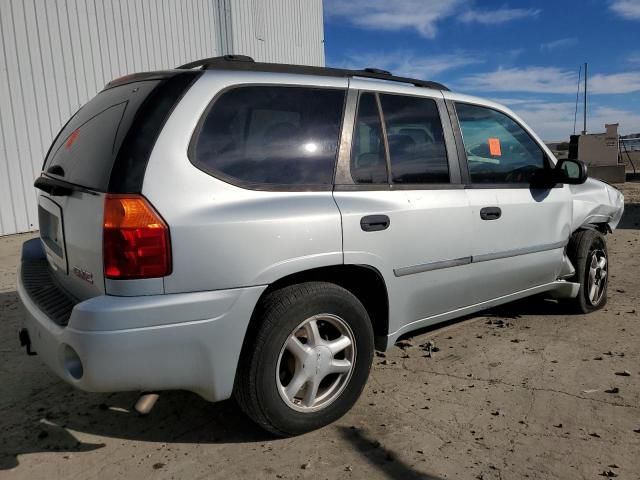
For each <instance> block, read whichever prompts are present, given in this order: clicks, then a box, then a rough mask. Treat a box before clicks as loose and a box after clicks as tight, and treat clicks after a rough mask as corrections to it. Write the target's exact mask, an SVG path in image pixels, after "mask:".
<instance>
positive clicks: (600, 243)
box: [567, 230, 609, 313]
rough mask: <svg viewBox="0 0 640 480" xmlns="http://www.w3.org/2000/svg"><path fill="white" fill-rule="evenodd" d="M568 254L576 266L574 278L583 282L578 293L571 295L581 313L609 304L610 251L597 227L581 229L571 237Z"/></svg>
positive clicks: (577, 281) (572, 301)
mask: <svg viewBox="0 0 640 480" xmlns="http://www.w3.org/2000/svg"><path fill="white" fill-rule="evenodd" d="M567 255H568V256H569V259H570V260H571V262H572V263H573V266H574V268H575V269H576V274H575V276H574V277H573V278H572V279H571V281H572V282H576V283H579V284H580V290H579V292H578V296H577V297H576V298H574V299H571V301H570V302H571V304H572V306H573V308H574V309H575V310H576V311H577V312H579V313H589V312H593V311H595V310H599V309H601V308H602V307H604V306H605V305H606V304H607V288H608V284H609V254H608V252H607V241H606V239H605V237H604V235H602V234H601V233H600V232H598V231H596V230H579V231H578V232H576V233H575V234H573V236H572V237H571V240H570V241H569V246H568V247H567Z"/></svg>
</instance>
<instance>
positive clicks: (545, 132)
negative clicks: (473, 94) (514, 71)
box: [496, 98, 640, 141]
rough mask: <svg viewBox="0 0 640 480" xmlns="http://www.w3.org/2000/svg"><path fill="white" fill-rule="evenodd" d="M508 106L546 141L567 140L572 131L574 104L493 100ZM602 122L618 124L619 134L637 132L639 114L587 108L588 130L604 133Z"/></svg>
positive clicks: (578, 123)
mask: <svg viewBox="0 0 640 480" xmlns="http://www.w3.org/2000/svg"><path fill="white" fill-rule="evenodd" d="M496 101H498V102H500V103H504V104H506V105H507V106H509V107H510V108H511V109H512V110H513V111H514V112H516V113H517V114H518V115H519V116H521V117H522V119H523V120H524V121H525V122H527V124H528V125H529V126H530V127H531V128H533V130H534V131H535V132H536V133H537V134H538V135H539V136H540V137H541V138H543V139H544V140H546V141H556V140H568V139H569V135H571V134H572V133H573V119H574V117H573V115H574V112H575V103H573V102H553V101H542V100H541V99H533V100H532V101H530V100H528V99H518V98H510V99H507V98H502V99H496ZM605 123H619V124H620V131H621V133H623V134H624V133H633V132H637V131H640V115H639V114H637V113H635V112H630V111H628V110H621V109H617V108H611V107H605V106H594V107H593V108H590V109H589V110H588V118H587V129H588V131H589V132H604V125H605ZM581 130H582V110H581V107H580V106H579V108H578V115H577V121H576V132H578V133H579V132H580V131H581Z"/></svg>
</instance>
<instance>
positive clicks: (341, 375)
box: [235, 282, 374, 436]
mask: <svg viewBox="0 0 640 480" xmlns="http://www.w3.org/2000/svg"><path fill="white" fill-rule="evenodd" d="M253 321H255V322H257V323H256V324H255V325H256V326H255V328H254V329H252V331H251V332H250V333H249V335H250V337H248V338H247V341H246V342H245V345H244V347H243V351H242V356H241V359H240V364H239V365H238V372H237V380H236V388H235V396H236V399H237V401H238V403H239V404H240V407H241V408H242V410H243V411H244V412H245V413H246V414H247V415H248V416H249V417H250V418H252V419H253V420H254V421H255V422H256V423H257V424H258V425H260V426H261V427H262V428H264V429H266V430H268V431H270V432H272V433H274V434H276V435H279V436H290V435H298V434H301V433H305V432H308V431H311V430H315V429H317V428H320V427H323V426H325V425H328V424H329V423H331V422H333V421H335V420H337V419H338V418H340V417H341V416H342V415H344V414H345V413H346V412H347V411H349V409H351V407H352V406H353V404H354V403H355V402H356V401H357V399H358V398H359V396H360V394H361V393H362V389H363V388H364V385H365V384H366V381H367V378H368V376H369V371H370V369H371V363H372V361H373V349H374V347H373V329H372V327H371V321H370V320H369V316H368V314H367V311H366V309H365V308H364V306H363V305H362V304H361V303H360V301H359V300H358V299H357V298H356V297H355V296H354V295H352V294H351V293H350V292H349V291H347V290H345V289H344V288H342V287H339V286H338V285H335V284H332V283H326V282H308V283H302V284H298V285H291V286H288V287H284V288H282V289H280V290H276V291H273V292H271V293H268V294H267V295H266V297H265V298H264V299H263V300H262V301H261V302H260V305H259V306H258V307H257V310H256V313H255V318H254V319H253Z"/></svg>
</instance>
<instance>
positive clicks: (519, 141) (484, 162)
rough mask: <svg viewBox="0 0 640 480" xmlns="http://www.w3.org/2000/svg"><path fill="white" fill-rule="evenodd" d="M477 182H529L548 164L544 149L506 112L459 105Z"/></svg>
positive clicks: (459, 117) (467, 147) (463, 134)
mask: <svg viewBox="0 0 640 480" xmlns="http://www.w3.org/2000/svg"><path fill="white" fill-rule="evenodd" d="M456 111H457V112H458V119H459V121H460V129H461V130H462V138H463V142H464V147H465V150H466V152H467V162H468V165H469V174H470V176H471V181H472V182H473V183H526V184H529V183H530V182H531V180H532V177H533V176H534V175H535V174H536V173H537V172H539V171H540V170H542V169H544V168H545V167H546V156H545V154H544V152H543V150H542V149H541V148H540V147H539V146H538V144H537V143H536V142H534V141H533V139H532V138H531V137H530V136H529V134H528V133H527V132H526V131H525V130H524V129H523V128H522V127H521V126H520V125H518V124H517V123H516V122H515V121H514V120H512V119H511V118H509V117H508V116H506V115H505V114H503V113H501V112H498V111H496V110H492V109H490V108H486V107H479V106H477V105H468V104H464V103H457V104H456Z"/></svg>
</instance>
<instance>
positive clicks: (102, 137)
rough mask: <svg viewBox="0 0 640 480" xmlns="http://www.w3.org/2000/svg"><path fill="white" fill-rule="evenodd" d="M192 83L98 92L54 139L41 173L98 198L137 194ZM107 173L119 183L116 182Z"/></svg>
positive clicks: (186, 79) (182, 80)
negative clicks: (100, 194)
mask: <svg viewBox="0 0 640 480" xmlns="http://www.w3.org/2000/svg"><path fill="white" fill-rule="evenodd" d="M193 78H194V77H193V76H191V75H188V74H180V75H170V74H167V78H165V79H162V78H161V79H157V77H156V79H154V80H145V81H137V82H136V81H132V82H129V83H125V84H123V85H119V86H115V87H112V88H107V89H105V90H103V91H101V92H100V93H98V94H97V95H96V96H95V97H94V98H93V99H92V100H90V101H89V102H88V103H86V104H85V105H84V106H83V107H82V108H81V109H80V110H78V111H77V112H76V113H75V115H74V116H73V117H72V118H71V120H69V122H68V123H67V124H66V125H65V126H64V127H63V129H62V130H61V132H60V133H59V134H58V137H57V138H56V140H55V141H54V143H53V145H52V146H51V148H50V150H49V153H48V155H47V158H46V160H45V164H44V171H45V173H46V174H47V175H50V176H53V177H59V178H61V179H63V180H64V181H66V182H70V183H73V184H76V185H81V186H83V187H86V188H89V189H93V190H98V191H103V192H106V191H114V192H125V191H135V190H136V189H139V188H140V187H141V182H142V178H141V175H142V174H143V173H144V168H146V163H147V160H148V156H149V155H150V153H151V147H152V146H153V144H154V143H155V140H156V137H157V135H158V133H159V131H160V129H161V128H162V125H163V124H164V121H165V120H166V117H167V115H168V114H169V113H170V111H171V109H172V108H173V106H174V105H175V103H176V101H177V100H178V99H179V98H180V97H181V95H182V94H183V93H184V91H185V90H186V88H187V86H188V85H190V84H191V82H192V81H193ZM134 157H135V158H134ZM112 171H115V172H116V173H117V175H118V177H119V178H118V179H115V180H116V181H112V178H111V177H112Z"/></svg>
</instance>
